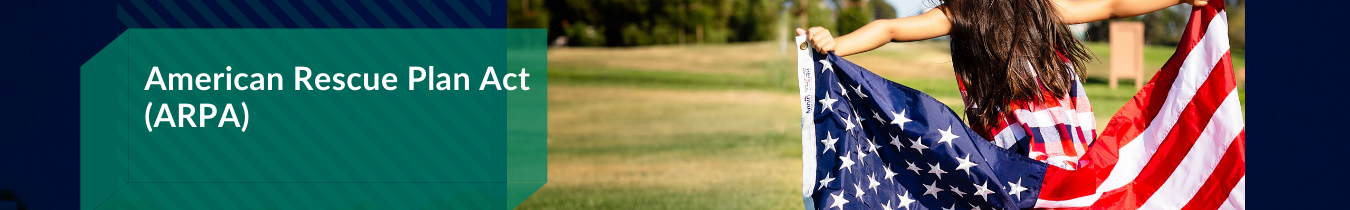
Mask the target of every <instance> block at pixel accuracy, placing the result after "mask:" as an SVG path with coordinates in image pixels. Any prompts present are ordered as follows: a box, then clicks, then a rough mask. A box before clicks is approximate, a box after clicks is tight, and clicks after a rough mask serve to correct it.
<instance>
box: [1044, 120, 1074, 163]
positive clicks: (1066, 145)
mask: <svg viewBox="0 0 1350 210" xmlns="http://www.w3.org/2000/svg"><path fill="white" fill-rule="evenodd" d="M1069 129H1070V128H1069V125H1065V124H1055V131H1057V132H1059V140H1057V141H1059V146H1060V147H1062V148H1063V150H1064V156H1078V150H1076V149H1074V147H1073V145H1075V144H1074V140H1073V136H1072V135H1069ZM1047 140H1048V139H1047Z"/></svg>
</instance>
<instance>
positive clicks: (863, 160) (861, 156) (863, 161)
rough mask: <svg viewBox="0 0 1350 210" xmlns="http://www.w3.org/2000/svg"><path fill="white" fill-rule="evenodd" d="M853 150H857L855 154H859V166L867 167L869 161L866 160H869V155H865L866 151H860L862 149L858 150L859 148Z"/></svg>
mask: <svg viewBox="0 0 1350 210" xmlns="http://www.w3.org/2000/svg"><path fill="white" fill-rule="evenodd" d="M853 150H855V152H856V153H858V164H859V165H867V159H866V158H867V153H863V151H866V150H862V149H860V148H858V147H853Z"/></svg>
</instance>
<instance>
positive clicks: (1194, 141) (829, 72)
mask: <svg viewBox="0 0 1350 210" xmlns="http://www.w3.org/2000/svg"><path fill="white" fill-rule="evenodd" d="M1223 6H1224V5H1223V3H1222V2H1214V3H1211V4H1209V5H1207V6H1205V7H1195V8H1193V9H1192V14H1191V17H1190V20H1189V22H1188V23H1187V25H1186V28H1185V32H1184V33H1183V35H1182V41H1181V44H1180V45H1179V46H1178V47H1177V52H1176V53H1175V54H1174V55H1173V56H1172V58H1171V59H1170V60H1168V62H1167V63H1166V64H1165V65H1164V66H1163V68H1162V70H1160V71H1159V72H1158V74H1157V75H1156V76H1154V78H1153V79H1152V80H1151V81H1150V82H1149V83H1148V84H1146V85H1144V86H1143V87H1141V90H1140V92H1139V93H1138V94H1137V95H1136V96H1135V97H1134V98H1133V99H1131V100H1130V102H1128V103H1127V104H1126V105H1125V106H1124V107H1122V108H1121V109H1120V110H1119V111H1118V112H1117V113H1116V115H1114V116H1113V117H1112V119H1111V122H1110V123H1109V124H1108V125H1107V126H1106V129H1105V130H1104V131H1103V133H1102V134H1101V136H1100V137H1099V138H1098V139H1097V141H1095V142H1093V144H1092V145H1091V146H1089V148H1088V150H1087V152H1086V154H1084V155H1083V156H1082V158H1081V159H1080V160H1079V161H1078V165H1079V166H1080V168H1078V169H1064V168H1059V167H1046V165H1045V164H1043V163H1040V162H1037V161H1034V160H1031V159H1028V158H1026V157H1023V156H1020V155H1017V154H1014V153H1012V152H1010V151H1007V150H1004V149H1002V148H999V147H997V146H995V145H993V144H991V143H990V142H988V141H987V140H985V139H982V138H981V137H979V136H978V135H975V133H974V132H973V131H971V130H970V129H969V128H968V127H966V126H965V125H964V124H963V123H962V122H961V120H960V119H958V118H957V115H956V114H955V112H953V111H951V110H950V109H948V108H947V107H946V106H945V105H942V103H940V102H938V101H936V100H934V99H933V98H932V97H929V96H927V95H925V94H923V93H921V92H919V91H916V90H914V89H911V88H908V87H905V86H903V85H899V84H896V83H894V82H891V81H888V80H886V79H884V78H881V77H879V76H877V75H875V74H872V73H871V72H868V71H867V70H865V69H862V68H861V67H858V66H857V65H854V64H852V63H850V62H848V61H846V60H844V59H842V58H839V57H837V56H834V55H833V54H829V55H822V54H818V53H814V50H812V49H810V48H809V47H808V46H807V45H806V44H805V42H804V38H803V37H798V38H797V42H798V43H801V44H802V45H800V46H801V47H800V48H799V53H798V54H799V57H798V60H799V61H798V62H799V63H798V66H799V69H798V71H799V72H798V73H799V75H798V82H799V84H801V85H800V91H801V94H802V101H801V104H802V110H803V113H802V114H803V115H802V125H803V127H802V138H803V139H802V148H803V154H802V158H803V170H802V173H803V174H802V179H803V185H802V187H803V191H802V193H803V199H804V202H805V204H806V207H807V208H811V209H902V208H903V209H1021V208H1031V207H1033V206H1034V207H1035V208H1044V209H1243V208H1244V207H1245V206H1244V201H1245V200H1244V197H1245V193H1244V192H1245V187H1244V186H1245V184H1244V183H1245V182H1246V166H1245V165H1246V149H1245V146H1246V143H1245V139H1246V138H1245V136H1246V135H1245V133H1246V129H1245V124H1244V120H1243V117H1242V107H1241V104H1240V102H1239V100H1238V94H1237V91H1236V83H1235V82H1234V79H1233V78H1234V77H1233V71H1232V60H1231V59H1230V56H1229V45H1228V27H1227V21H1226V19H1227V15H1226V14H1225V13H1224V9H1223Z"/></svg>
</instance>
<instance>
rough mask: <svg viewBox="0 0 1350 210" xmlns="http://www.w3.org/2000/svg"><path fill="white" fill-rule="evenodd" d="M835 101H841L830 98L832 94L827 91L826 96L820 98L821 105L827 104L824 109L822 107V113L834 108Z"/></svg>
mask: <svg viewBox="0 0 1350 210" xmlns="http://www.w3.org/2000/svg"><path fill="white" fill-rule="evenodd" d="M835 101H839V99H833V98H830V94H829V93H826V94H825V98H823V99H820V105H821V106H825V108H824V109H820V113H825V110H830V109H834V102H835Z"/></svg>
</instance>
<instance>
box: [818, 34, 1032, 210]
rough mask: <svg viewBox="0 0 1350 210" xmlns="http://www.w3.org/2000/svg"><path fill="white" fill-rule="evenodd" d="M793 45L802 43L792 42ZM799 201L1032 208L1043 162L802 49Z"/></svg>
mask: <svg viewBox="0 0 1350 210" xmlns="http://www.w3.org/2000/svg"><path fill="white" fill-rule="evenodd" d="M797 40H798V43H803V42H804V38H803V37H798V38H797ZM798 49H799V53H798V54H799V62H800V63H799V66H800V68H799V69H798V71H799V72H798V73H799V74H800V75H799V80H800V81H799V82H801V84H802V85H801V87H800V88H801V93H802V125H803V127H802V132H803V133H802V148H803V150H802V158H803V163H804V164H803V169H802V171H803V174H802V179H803V183H802V188H803V191H802V193H803V199H804V202H805V203H806V206H807V208H813V209H885V210H890V209H911V210H914V209H1021V208H1031V207H1032V205H1034V204H1035V202H1036V197H1037V192H1039V191H1040V185H1041V183H1040V180H1042V179H1043V177H1044V173H1045V169H1046V167H1047V165H1046V164H1044V163H1041V162H1039V161H1036V160H1034V159H1031V158H1028V157H1026V156H1023V155H1019V154H1016V153H1013V152H1012V151H1008V150H1005V149H1003V148H1000V147H998V146H996V145H994V143H993V142H990V141H988V140H985V139H984V138H981V137H980V136H979V135H976V134H975V132H974V131H973V130H971V129H970V128H969V127H967V126H966V125H965V124H964V123H963V122H962V121H961V119H960V118H958V117H957V115H956V113H955V112H953V111H952V110H951V109H950V108H948V107H947V106H946V105H943V104H942V103H940V102H938V101H937V100H936V99H933V98H932V97H930V96H928V95H926V94H924V93H922V92H919V91H917V90H914V89H912V88H909V87H905V86H903V85H900V84H897V83H895V82H892V81H890V80H886V79H885V78H882V77H880V76H877V75H876V74H873V73H872V72H869V71H867V70H865V69H863V68H862V67H858V66H857V65H854V64H853V63H850V62H849V61H847V60H844V59H842V58H840V57H838V56H835V55H834V54H833V53H831V54H828V55H822V54H818V53H815V50H813V49H810V48H807V47H806V46H805V45H802V46H801V47H799V48H798Z"/></svg>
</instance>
